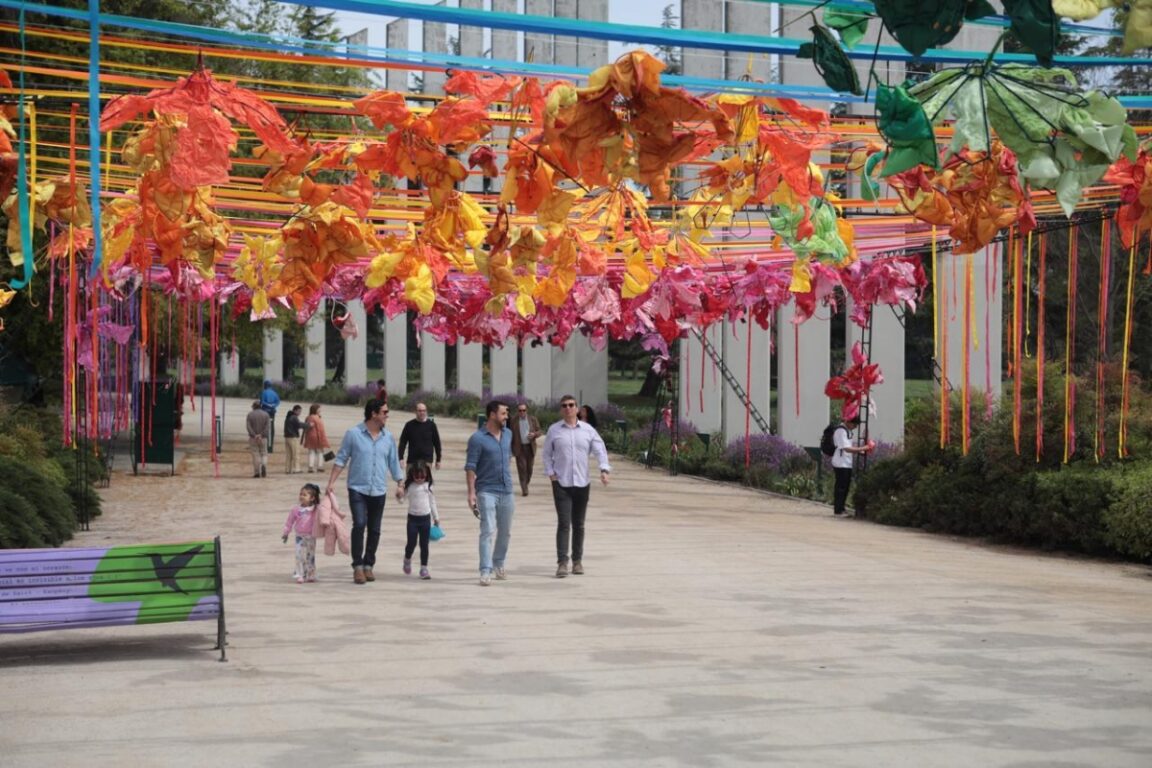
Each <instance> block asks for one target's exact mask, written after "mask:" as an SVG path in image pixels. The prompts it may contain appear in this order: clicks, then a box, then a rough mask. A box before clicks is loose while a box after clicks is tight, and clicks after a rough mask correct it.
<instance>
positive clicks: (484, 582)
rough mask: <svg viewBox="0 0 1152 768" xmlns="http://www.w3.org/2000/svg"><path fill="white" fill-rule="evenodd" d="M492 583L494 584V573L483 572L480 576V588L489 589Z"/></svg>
mask: <svg viewBox="0 0 1152 768" xmlns="http://www.w3.org/2000/svg"><path fill="white" fill-rule="evenodd" d="M491 583H492V572H491V571H483V572H482V573H481V574H480V586H482V587H487V586H488V585H489V584H491Z"/></svg>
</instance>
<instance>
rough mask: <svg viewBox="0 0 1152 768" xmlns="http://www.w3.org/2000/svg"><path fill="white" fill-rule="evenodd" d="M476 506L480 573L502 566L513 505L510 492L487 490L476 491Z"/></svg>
mask: <svg viewBox="0 0 1152 768" xmlns="http://www.w3.org/2000/svg"><path fill="white" fill-rule="evenodd" d="M476 506H477V507H479V508H480V573H482V574H483V573H485V572H491V571H492V569H493V568H503V567H504V558H505V557H506V556H507V555H508V540H509V539H511V538H512V512H513V511H515V506H514V502H513V496H512V494H511V493H489V492H487V491H479V492H477V494H476ZM493 540H495V544H493Z"/></svg>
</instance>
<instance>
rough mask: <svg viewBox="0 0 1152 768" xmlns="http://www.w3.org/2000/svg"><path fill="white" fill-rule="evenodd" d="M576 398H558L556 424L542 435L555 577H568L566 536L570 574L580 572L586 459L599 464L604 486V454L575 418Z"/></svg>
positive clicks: (595, 435)
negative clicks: (553, 529) (549, 488)
mask: <svg viewBox="0 0 1152 768" xmlns="http://www.w3.org/2000/svg"><path fill="white" fill-rule="evenodd" d="M576 414H577V411H576V398H574V397H572V395H564V396H563V397H561V398H560V421H558V422H556V423H555V424H553V425H552V426H550V427H549V428H548V434H547V435H545V436H544V473H545V474H546V475H548V479H549V480H551V481H552V501H553V502H555V504H556V578H558V579H562V578H564V577H565V576H567V575H568V534H569V531H571V534H572V573H573V574H575V575H580V574H582V573H584V563H583V560H584V518H585V516H586V515H587V513H588V494H589V491H590V490H591V489H592V483H591V481H590V480H589V478H588V457H589V456H595V457H596V461H597V462H598V463H599V464H600V482H602V483H603V484H604V485H608V474H609V473H610V472H611V471H612V467H611V465H609V464H608V451H607V450H606V449H605V448H604V441H603V440H602V439H601V438H600V433H599V432H597V431H596V428H595V427H593V426H591V425H590V424H589V423H588V422H587V421H582V420H580V419H578V418H577V415H576Z"/></svg>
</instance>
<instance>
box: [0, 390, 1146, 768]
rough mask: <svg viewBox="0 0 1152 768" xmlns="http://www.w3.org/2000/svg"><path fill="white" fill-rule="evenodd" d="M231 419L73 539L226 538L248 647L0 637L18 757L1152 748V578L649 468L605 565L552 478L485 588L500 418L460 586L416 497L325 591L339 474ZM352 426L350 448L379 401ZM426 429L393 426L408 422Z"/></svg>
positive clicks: (618, 495)
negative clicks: (255, 441)
mask: <svg viewBox="0 0 1152 768" xmlns="http://www.w3.org/2000/svg"><path fill="white" fill-rule="evenodd" d="M286 405H287V404H286ZM305 405H306V404H305ZM221 406H222V408H223V410H224V413H225V416H226V418H225V428H226V433H227V439H226V445H225V453H224V455H223V457H222V461H221V464H220V467H219V476H218V477H217V476H215V475H216V471H215V467H213V465H212V464H211V463H210V462H209V458H208V451H207V441H206V439H204V438H203V437H202V436H201V435H200V434H198V433H199V432H200V429H201V426H202V424H203V425H206V424H207V421H208V420H207V418H204V419H203V420H202V419H201V415H200V414H199V413H197V414H188V415H187V417H186V426H187V430H186V432H185V434H184V436H183V444H182V449H181V462H180V466H179V472H178V474H177V476H175V477H165V476H152V475H141V476H133V475H132V474H131V470H130V467H129V466H128V462H127V460H126V459H125V458H124V457H122V456H121V457H118V458H117V463H116V470H117V471H116V474H115V476H114V478H113V481H112V486H111V488H109V489H108V490H106V491H104V492H103V495H104V499H105V501H104V507H105V513H104V515H103V516H102V517H100V518H98V519H97V520H96V521H95V522H94V524H93V525H92V529H91V530H90V531H88V532H82V533H80V534H79V535H78V536H77V537H76V538H75V539H74V540H73V541H72V542H71V544H70V546H102V545H110V544H128V543H157V542H167V541H180V540H191V539H202V538H208V537H211V536H213V535H215V534H219V535H220V536H221V537H222V540H223V553H224V564H225V565H224V573H225V582H226V585H225V590H226V606H227V617H228V628H229V632H230V634H229V641H230V644H229V647H228V656H229V661H228V662H226V663H219V662H218V661H217V660H216V659H217V655H216V654H215V653H213V651H212V650H211V647H212V644H213V640H214V628H215V625H214V624H210V623H209V622H199V623H187V624H168V625H158V626H139V627H119V628H112V629H98V630H97V629H89V630H75V631H70V632H47V633H38V634H34V635H23V636H3V637H0V685H2V687H3V688H2V689H3V690H4V692H5V694H6V695H5V696H3V697H2V699H0V766H4V767H5V768H14V767H16V766H37V768H39V767H40V766H45V765H48V766H120V767H124V766H220V765H229V766H231V765H238V766H277V767H278V768H283V767H285V766H301V767H307V768H312V767H314V766H321V765H341V766H380V765H390V766H407V765H417V764H419V765H424V766H441V765H443V766H448V765H453V766H479V765H485V764H496V763H499V764H504V765H520V766H536V765H541V766H543V765H555V764H566V765H590V766H641V765H644V766H649V765H651V766H659V765H668V766H694V767H699V766H724V765H773V766H865V765H867V766H957V767H960V766H963V768H971V766H1006V767H1007V766H1012V767H1013V768H1024V767H1025V766H1029V767H1033V766H1034V767H1037V768H1039V767H1040V766H1045V767H1051V766H1057V767H1066V766H1115V767H1121V766H1133V767H1134V768H1137V767H1138V768H1147V766H1149V765H1152V577H1150V574H1149V569H1147V568H1144V567H1139V566H1134V565H1126V564H1116V563H1101V562H1094V561H1085V560H1077V559H1069V558H1063V557H1051V556H1045V555H1038V554H1035V553H1026V552H1018V551H1010V550H1004V549H995V548H989V547H985V546H982V545H978V544H975V543H972V542H967V541H954V540H949V539H947V538H942V537H934V536H928V535H925V534H921V533H918V532H915V531H908V530H898V529H890V528H882V527H879V526H874V525H871V524H867V523H862V522H856V521H852V520H838V519H834V518H832V516H831V513H830V510H829V509H828V508H827V507H825V506H822V505H816V504H810V503H806V502H799V501H793V500H786V499H779V498H775V497H770V496H766V495H763V494H758V493H754V492H750V491H746V490H743V489H740V488H737V487H733V486H728V485H719V484H714V483H711V482H706V481H702V480H699V479H696V478H691V477H683V476H682V477H669V476H668V475H667V474H665V473H663V472H660V471H649V470H645V469H644V468H642V467H638V466H636V465H633V464H631V463H628V462H624V461H620V462H618V463H617V466H616V472H615V473H614V474H613V475H612V484H611V485H610V486H609V487H608V488H601V487H600V486H599V485H598V484H597V485H596V486H595V487H594V488H593V491H592V505H591V508H590V512H589V521H588V541H587V545H586V554H585V566H586V568H587V574H586V575H584V576H570V577H569V578H567V579H563V580H560V579H556V578H554V575H553V574H554V572H555V555H554V551H555V550H554V531H555V513H554V511H553V509H552V504H551V499H550V495H549V494H548V493H547V487H546V481H544V480H543V479H541V478H537V479H536V480H535V481H534V483H533V489H534V491H533V493H532V495H531V496H529V497H528V498H521V497H517V499H516V502H517V510H516V518H515V525H514V530H513V537H512V543H511V549H510V555H509V561H508V571H509V576H510V578H509V580H508V581H506V582H495V583H494V584H493V585H492V586H491V587H489V588H481V587H479V586H478V585H477V572H476V569H477V554H476V533H477V524H476V522H475V520H474V519H473V517H472V515H471V514H470V513H469V512H468V511H467V509H466V508H465V503H464V499H465V486H464V479H463V470H462V465H463V448H464V443H465V441H466V439H467V435H468V434H469V433H470V431H471V430H472V429H474V427H475V424H474V423H473V422H465V421H457V420H450V419H441V420H438V423H439V424H440V428H441V432H442V435H443V437H444V439H445V445H446V454H445V464H444V469H443V470H442V471H441V472H440V473H439V474H438V475H437V477H436V490H437V495H438V497H439V498H440V503H441V507H442V514H443V520H444V527H445V529H446V531H447V532H448V536H447V538H446V539H444V540H443V541H441V542H438V543H436V544H434V545H433V549H432V560H431V569H432V574H433V577H434V578H433V579H432V580H431V581H420V580H418V579H416V578H415V577H411V576H409V577H406V576H404V575H403V574H402V573H401V571H400V564H401V557H402V547H403V519H404V513H403V510H402V509H401V508H400V506H399V505H398V504H397V503H396V502H395V500H390V501H389V503H388V507H387V508H386V510H385V520H384V534H383V539H382V542H381V547H380V559H379V562H378V564H377V575H378V577H379V581H377V582H376V583H375V584H369V585H365V586H356V585H353V584H352V583H351V578H350V575H351V569H350V568H349V567H348V561H347V559H346V558H345V557H342V556H336V557H331V558H322V559H321V563H320V582H319V583H317V584H313V585H303V586H299V585H297V584H295V583H294V581H293V580H292V579H291V578H290V573H291V571H292V567H293V557H292V551H291V550H292V548H291V546H290V545H283V544H281V542H280V528H281V526H282V524H283V520H284V517H285V515H286V514H287V511H288V509H289V507H290V506H291V505H292V503H293V502H294V500H295V497H296V493H297V491H298V489H299V487H300V485H301V483H302V482H303V481H307V480H309V479H313V478H316V477H317V476H316V475H311V476H309V475H307V474H304V475H293V476H287V475H284V474H283V467H282V464H281V462H282V461H283V457H284V453H283V447H282V446H277V451H276V453H274V454H273V455H272V457H271V463H270V469H271V473H270V476H269V478H267V479H264V480H254V479H252V478H251V477H250V474H251V472H250V464H249V460H248V456H247V454H246V452H245V451H244V444H243V439H242V435H243V416H244V413H245V412H246V411H247V404H246V403H245V402H243V401H237V400H229V401H224V402H222V403H221ZM324 414H325V421H326V423H327V427H328V432H329V435H330V437H331V438H332V439H333V442H335V441H337V440H338V439H339V437H340V435H342V434H343V431H344V429H346V428H347V427H349V426H351V425H352V424H354V423H355V422H356V421H358V420H359V418H360V416H361V414H360V412H358V411H357V410H356V409H352V408H338V407H327V406H326V407H325V408H324ZM410 417H411V414H406V413H400V412H396V411H394V412H393V414H392V419H391V421H390V424H389V426H390V428H391V429H392V431H393V433H394V434H396V435H398V434H399V431H400V428H401V426H402V425H403V423H404V421H405V420H406V419H408V418H410ZM542 420H544V421H547V419H542ZM537 471H538V472H539V460H538V461H537Z"/></svg>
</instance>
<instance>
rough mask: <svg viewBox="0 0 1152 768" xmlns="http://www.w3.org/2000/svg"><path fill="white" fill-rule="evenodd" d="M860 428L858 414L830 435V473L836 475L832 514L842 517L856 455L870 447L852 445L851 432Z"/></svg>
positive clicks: (866, 451)
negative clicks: (834, 447)
mask: <svg viewBox="0 0 1152 768" xmlns="http://www.w3.org/2000/svg"><path fill="white" fill-rule="evenodd" d="M858 426H860V414H858V413H857V414H856V415H855V416H853V417H852V418H850V419H845V420H844V423H842V424H840V425H839V426H838V427H836V430H835V431H834V432H833V433H832V442H833V443H834V444H835V446H836V452H835V453H833V454H832V471H833V473H835V475H836V487H835V490H833V492H832V514H834V515H836V516H837V517H843V516H844V515H845V514H847V513H846V512H845V509H844V507H845V505H846V504H847V503H848V489H849V488H851V487H852V470H853V468H854V467H855V465H856V454H858V453H868V451H870V450H872V446H871V445H854V444H853V440H852V430H854V429H856V427H858Z"/></svg>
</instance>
